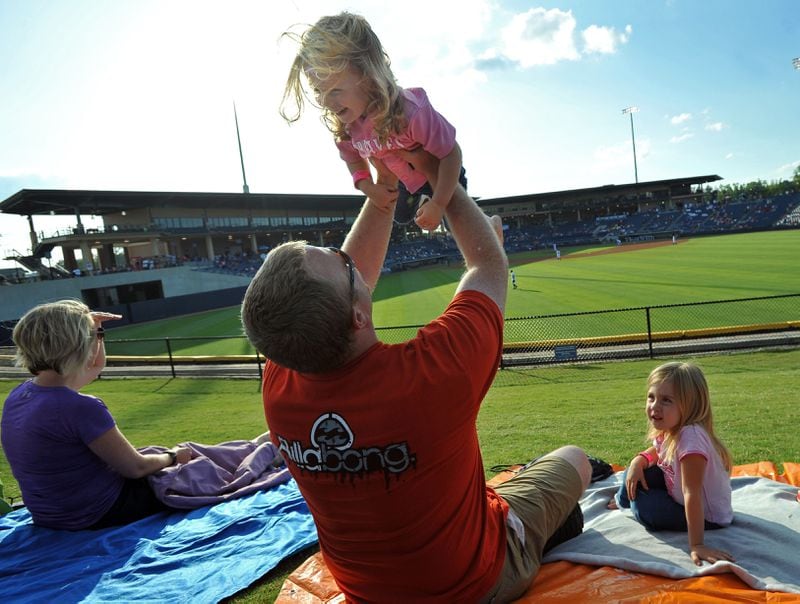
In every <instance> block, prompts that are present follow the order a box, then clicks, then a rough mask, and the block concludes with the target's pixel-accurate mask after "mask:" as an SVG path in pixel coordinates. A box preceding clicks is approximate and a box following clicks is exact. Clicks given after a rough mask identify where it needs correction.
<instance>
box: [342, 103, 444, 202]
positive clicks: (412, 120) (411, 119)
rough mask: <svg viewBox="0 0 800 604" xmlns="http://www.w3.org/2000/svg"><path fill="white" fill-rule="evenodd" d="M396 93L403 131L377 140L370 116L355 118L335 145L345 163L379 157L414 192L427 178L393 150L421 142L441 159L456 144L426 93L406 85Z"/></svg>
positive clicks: (414, 145)
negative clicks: (400, 102)
mask: <svg viewBox="0 0 800 604" xmlns="http://www.w3.org/2000/svg"><path fill="white" fill-rule="evenodd" d="M400 94H401V95H402V97H403V111H404V113H405V117H406V120H407V121H408V127H407V128H406V130H405V132H401V133H399V134H396V135H393V136H390V137H389V139H388V140H387V141H386V142H385V143H381V142H380V141H379V140H378V135H377V134H376V133H375V129H374V127H373V124H372V119H371V118H369V117H366V118H359V119H358V120H356V121H355V122H353V123H352V124H350V126H349V128H348V130H349V134H350V137H351V139H350V140H346V141H341V142H338V143H336V146H337V147H338V148H339V155H340V156H341V158H342V159H343V160H344V161H345V162H347V163H351V162H353V161H356V160H358V159H359V158H363V159H367V160H368V159H369V158H370V157H376V158H377V159H380V160H381V161H382V162H383V163H384V164H385V165H386V167H387V168H389V170H391V171H392V173H393V174H394V175H395V176H397V178H399V179H400V180H401V181H402V183H403V184H404V185H405V186H406V188H407V189H408V190H409V191H410V192H411V193H414V192H416V191H417V190H418V189H419V188H420V187H421V186H422V185H424V184H425V182H426V180H427V179H426V178H425V176H423V174H422V173H421V172H417V171H415V170H414V168H412V167H411V166H410V165H409V164H408V163H407V162H406V161H405V160H404V159H402V158H401V157H399V156H398V155H397V154H396V153H395V152H396V151H398V150H410V149H416V148H417V147H420V146H421V147H422V148H423V149H425V150H426V151H427V152H428V153H430V154H431V155H434V156H436V157H438V158H439V159H442V158H443V157H445V156H446V155H447V154H449V153H450V152H451V151H452V150H453V147H454V146H455V144H456V129H455V128H453V126H452V125H451V124H450V123H449V122H448V121H447V120H446V119H444V117H442V115H441V114H440V113H438V112H437V111H436V110H435V109H434V108H433V107H432V106H431V103H430V101H429V100H428V95H427V94H425V91H424V90H423V89H422V88H406V89H403V90H402V91H401V93H400Z"/></svg>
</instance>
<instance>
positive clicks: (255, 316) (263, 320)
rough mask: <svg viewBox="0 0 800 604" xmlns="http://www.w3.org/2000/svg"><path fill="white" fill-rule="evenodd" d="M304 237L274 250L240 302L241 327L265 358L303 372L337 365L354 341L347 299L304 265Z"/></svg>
mask: <svg viewBox="0 0 800 604" xmlns="http://www.w3.org/2000/svg"><path fill="white" fill-rule="evenodd" d="M307 247H308V245H307V243H306V242H305V241H290V242H288V243H284V244H281V245H279V246H278V247H276V248H275V249H273V250H272V251H271V252H270V253H269V255H268V256H267V259H266V260H265V261H264V264H262V265H261V268H260V269H259V270H258V272H257V273H256V275H255V277H253V280H252V281H251V282H250V285H249V286H248V288H247V291H246V292H245V294H244V300H243V301H242V326H243V327H244V332H245V334H246V335H247V338H248V339H249V340H250V343H251V344H252V345H253V347H255V349H256V350H258V351H259V352H260V353H261V354H263V355H264V356H265V357H266V358H268V359H269V360H271V361H273V362H275V363H277V364H278V365H282V366H284V367H288V368H289V369H294V370H295V371H300V372H303V373H321V372H325V371H330V370H333V369H336V368H337V367H340V366H341V365H343V364H344V362H345V361H346V360H347V358H349V356H348V353H349V352H350V348H351V346H352V343H353V323H352V306H351V302H350V300H349V298H348V296H346V295H345V294H344V293H343V292H342V291H340V289H341V288H339V289H337V288H336V287H335V286H334V284H333V283H332V282H330V281H326V280H324V279H319V278H317V277H315V276H313V275H311V274H310V272H309V271H308V270H307V269H306V251H307Z"/></svg>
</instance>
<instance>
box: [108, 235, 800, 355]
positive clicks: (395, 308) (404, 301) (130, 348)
mask: <svg viewBox="0 0 800 604" xmlns="http://www.w3.org/2000/svg"><path fill="white" fill-rule="evenodd" d="M604 250H611V251H613V252H619V253H609V254H601V255H593V254H596V253H597V252H602V251H604ZM799 254H800V230H791V231H771V232H762V233H746V234H736V235H721V236H715V237H700V238H694V239H687V240H683V241H681V242H680V244H679V245H675V246H672V245H667V246H663V247H657V248H651V249H642V250H636V251H626V248H625V246H622V247H621V248H616V247H611V248H599V247H588V248H587V247H583V248H574V249H571V250H570V249H566V250H564V251H563V254H562V259H561V260H555V258H552V257H551V255H550V254H549V253H548V254H544V255H543V253H542V252H536V253H525V254H518V255H516V256H512V257H511V261H512V264H514V270H515V272H516V274H517V282H518V289H516V290H511V291H510V292H509V298H508V304H507V307H506V317H507V318H514V317H528V316H532V315H550V314H559V313H572V312H585V311H596V310H609V309H621V308H630V307H641V306H657V305H665V304H682V303H687V302H701V301H709V300H726V299H738V298H749V297H761V296H772V295H779V294H795V293H800V271H798V270H796V258H797V257H798V255H799ZM531 260H534V261H531ZM461 272H462V270H461V269H460V268H456V267H450V268H445V267H433V268H428V269H418V270H412V271H406V272H401V273H395V274H389V275H385V276H383V277H382V278H381V280H380V282H379V283H378V287H377V289H376V291H375V296H374V299H375V304H374V319H375V324H376V325H377V326H378V327H397V326H416V325H422V324H424V323H427V322H428V321H430V320H431V319H433V318H435V317H436V316H438V314H439V313H440V312H441V311H442V309H443V308H444V307H445V306H446V305H447V303H448V302H449V300H450V299H451V298H452V296H453V293H454V291H455V287H456V284H457V283H458V279H459V277H460V276H461ZM781 304H783V306H781ZM784 306H785V308H784ZM796 308H797V302H796V300H792V301H788V302H784V303H778V302H776V303H774V304H771V305H770V306H765V307H760V308H757V309H753V308H749V309H747V312H748V313H749V314H748V316H741V315H742V312H743V311H744V310H745V309H744V308H742V307H735V308H734V307H731V308H725V307H706V308H705V309H703V310H701V309H699V308H694V309H692V312H691V313H688V312H686V310H685V309H676V310H675V311H671V312H670V311H660V313H661V314H660V315H659V324H658V325H657V326H656V329H657V330H669V329H693V328H701V327H708V326H715V325H720V324H725V323H724V321H723V318H722V317H720V316H719V315H720V313H730V314H731V324H740V323H742V322H753V323H765V322H772V321H775V320H788V318H784V317H787V315H791V313H794V312H795V311H796ZM704 312H705V313H707V314H706V315H704V314H703V313H704ZM637 316H638V315H637ZM776 317H778V318H776ZM789 318H791V319H794V320H796V319H798V317H797V316H794V315H791V316H790V317H789ZM636 320H638V319H636ZM614 321H617V322H618V324H614ZM628 321H629V319H628V318H626V317H624V316H623V315H617V316H609V315H605V316H602V317H596V316H587V317H582V318H580V319H575V320H574V322H573V324H572V329H573V330H574V331H575V335H576V336H577V337H585V336H592V335H609V334H613V333H627V332H629V331H630V327H629V324H628ZM720 321H723V322H722V323H720ZM734 321H735V322H734ZM414 331H415V330H414V329H413V328H410V329H406V330H392V332H379V333H382V337H385V338H386V339H387V341H397V340H401V339H405V338H409V337H412V336H413V334H414ZM639 331H641V330H640V329H639ZM241 333H242V332H241V325H240V322H239V307H238V306H237V307H230V308H224V309H219V310H215V311H210V312H206V313H200V314H197V315H191V316H186V317H176V318H172V319H165V320H163V321H154V322H152V323H147V324H141V325H130V326H126V327H121V328H117V329H112V330H110V331H109V334H108V338H107V339H108V342H109V343H108V345H107V350H108V353H109V354H110V355H115V354H159V355H160V354H166V348H165V343H164V339H163V338H165V337H167V336H169V337H170V338H188V339H178V340H175V341H173V342H171V346H172V350H173V352H175V353H178V354H187V355H202V354H206V355H218V354H253V350H252V348H251V347H250V345H249V344H248V342H247V341H246V340H245V339H244V338H242V337H240V336H241ZM196 336H215V337H225V336H230V337H229V338H227V339H224V340H219V339H216V340H198V339H192V338H193V337H196ZM535 337H537V336H536V334H525V333H519V334H513V333H512V332H511V331H509V333H508V334H507V339H508V340H509V341H511V340H529V339H533V338H535ZM138 338H155V339H156V340H155V341H151V342H140V343H137V344H133V343H130V342H126V343H124V344H119V343H114V340H119V339H138Z"/></svg>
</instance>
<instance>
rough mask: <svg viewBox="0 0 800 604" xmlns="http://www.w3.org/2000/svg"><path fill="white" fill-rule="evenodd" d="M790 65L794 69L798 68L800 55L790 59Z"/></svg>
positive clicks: (799, 66) (799, 67)
mask: <svg viewBox="0 0 800 604" xmlns="http://www.w3.org/2000/svg"><path fill="white" fill-rule="evenodd" d="M792 65H794V68H795V69H800V57H797V58H794V59H792Z"/></svg>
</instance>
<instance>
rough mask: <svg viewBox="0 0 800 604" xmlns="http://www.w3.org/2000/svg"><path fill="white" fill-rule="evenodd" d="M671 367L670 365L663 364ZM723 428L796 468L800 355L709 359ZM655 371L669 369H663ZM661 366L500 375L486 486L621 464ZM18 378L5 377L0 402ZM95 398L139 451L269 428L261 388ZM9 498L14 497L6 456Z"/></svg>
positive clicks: (136, 383) (98, 390)
mask: <svg viewBox="0 0 800 604" xmlns="http://www.w3.org/2000/svg"><path fill="white" fill-rule="evenodd" d="M665 360H666V359H665ZM695 360H696V362H697V363H698V364H700V365H701V366H702V367H703V369H704V370H705V372H706V375H707V378H708V382H709V387H710V389H711V393H712V404H713V408H714V414H715V425H716V431H717V433H718V434H719V436H720V437H721V438H722V439H723V440H724V441H725V443H726V444H727V445H728V447H729V448H730V449H731V452H732V453H733V457H734V461H735V463H737V464H743V463H750V462H755V461H760V460H771V461H774V462H776V463H778V464H779V463H780V462H782V461H795V462H796V461H800V439H798V438H797V426H798V424H800V408H798V406H797V404H796V400H795V395H796V390H797V384H800V350H791V351H770V352H756V353H747V354H745V353H742V354H729V355H714V356H704V357H699V358H697V359H695ZM658 362H659V363H660V362H662V361H658ZM656 364H657V363H656V362H654V361H630V362H625V363H604V364H591V365H576V366H561V367H546V368H536V369H514V370H504V371H501V372H499V373H498V376H497V378H496V379H495V383H494V385H493V386H492V388H491V389H490V391H489V393H488V395H487V397H486V399H485V401H484V403H483V406H482V408H481V412H480V415H479V418H478V431H479V436H480V441H481V449H482V451H483V461H484V467H485V468H486V474H487V477H488V476H490V475H491V474H492V472H491V471H490V470H489V469H490V468H491V467H492V466H495V465H503V464H513V463H519V462H525V461H528V460H530V459H532V458H533V457H535V456H537V455H540V454H542V453H545V452H547V451H549V450H552V449H554V448H556V447H558V446H560V445H563V444H567V443H573V444H577V445H579V446H582V447H584V448H585V449H586V450H587V451H588V452H589V453H590V454H592V455H595V456H598V457H602V458H603V459H606V460H607V461H610V462H614V463H618V464H621V465H624V464H627V462H628V461H629V460H630V459H631V458H632V457H633V456H634V455H635V454H636V452H637V451H639V450H641V449H642V447H643V445H644V431H645V417H644V383H645V379H646V376H647V374H648V372H649V371H650V370H651V369H652V368H653V367H654V366H655V365H656ZM14 386H16V381H10V380H5V381H3V380H0V400H4V399H5V397H6V395H7V394H8V392H9V391H10V390H11V389H12V388H13V387H14ZM86 391H87V392H91V393H92V394H95V395H97V396H100V397H101V398H102V399H103V400H104V401H105V402H106V404H107V405H108V407H109V409H110V410H111V412H112V413H113V415H114V417H115V418H116V420H117V422H118V424H119V426H120V429H121V430H122V431H123V433H124V434H125V435H126V436H127V437H128V439H129V440H130V441H131V442H132V443H133V444H134V445H135V446H146V445H151V444H160V445H165V446H171V445H173V444H175V443H178V442H182V441H186V440H193V441H199V442H205V443H217V442H222V441H225V440H231V439H240V438H252V437H254V436H256V435H258V434H260V433H261V432H262V431H263V430H264V429H265V423H264V414H263V409H262V406H261V398H260V393H259V382H258V381H257V380H216V379H214V380H192V379H126V380H118V379H101V380H99V381H97V382H95V383H93V384H92V385H91V386H90V387H89V388H87V389H86ZM0 479H1V480H2V482H3V484H4V485H5V487H6V493H7V495H11V496H14V497H19V488H18V486H17V484H16V482H15V481H14V479H13V476H12V475H11V472H10V469H9V467H8V464H7V462H6V460H5V457H4V456H2V455H0ZM307 555H308V551H306V552H302V553H300V554H298V555H296V556H294V557H292V558H290V559H289V560H287V561H285V562H284V563H283V564H282V565H281V566H280V567H278V568H277V569H275V570H274V571H272V572H271V573H269V574H268V575H267V576H266V577H265V578H264V579H262V580H261V581H259V582H258V584H257V585H256V586H253V587H251V588H250V589H248V590H246V591H245V592H244V593H242V594H240V595H237V596H236V597H235V598H233V600H232V601H233V602H236V603H244V602H247V603H251V602H252V603H256V602H272V601H274V599H275V597H276V596H277V593H278V590H279V589H280V586H281V585H282V584H283V581H284V579H285V578H286V576H287V575H288V574H289V573H290V572H291V571H292V570H293V569H294V568H295V567H296V566H297V565H298V564H300V562H301V561H302V560H303V559H304V558H305V557H306V556H307Z"/></svg>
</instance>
